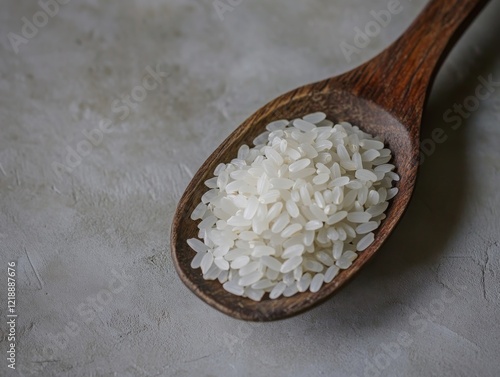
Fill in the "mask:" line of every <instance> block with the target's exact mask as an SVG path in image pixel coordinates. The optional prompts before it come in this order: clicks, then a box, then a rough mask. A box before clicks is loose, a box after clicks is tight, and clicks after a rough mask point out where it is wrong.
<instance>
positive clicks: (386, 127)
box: [171, 0, 487, 321]
mask: <svg viewBox="0 0 500 377" xmlns="http://www.w3.org/2000/svg"><path fill="white" fill-rule="evenodd" d="M486 3H487V0H471V1H459V0H434V1H431V3H430V4H429V5H428V6H427V7H426V8H425V9H424V11H423V12H422V13H421V14H420V16H419V17H418V18H417V19H416V20H415V22H414V23H413V24H412V25H411V26H410V28H409V29H408V30H407V31H406V33H405V34H403V35H402V36H401V37H400V38H399V39H398V40H397V41H396V42H394V43H393V44H392V45H391V46H390V47H389V48H387V49H386V50H384V51H383V52H382V53H381V54H380V55H378V56H377V57H375V58H374V59H372V60H370V61H369V62H367V63H365V64H363V65H362V66H360V67H358V68H356V69H354V70H352V71H350V72H347V73H345V74H343V75H340V76H337V77H333V78H330V79H327V80H324V81H320V82H317V83H314V84H310V85H306V86H303V87H301V88H298V89H296V90H293V91H291V92H289V93H286V94H284V95H282V96H280V97H278V98H276V99H274V100H273V101H271V102H270V103H268V104H267V105H265V106H264V107H262V108H261V109H259V110H258V111H257V112H256V113H254V114H253V115H252V116H251V117H249V118H248V119H247V120H246V121H245V122H244V123H243V124H242V125H241V126H239V127H238V128H237V129H236V130H235V131H234V132H233V133H232V134H231V135H229V137H228V138H227V139H226V140H225V141H224V142H223V143H222V144H221V145H220V146H219V147H218V148H217V149H216V150H215V151H214V152H213V154H212V155H211V156H210V157H209V158H208V159H207V161H206V162H205V163H204V164H203V166H202V167H201V168H200V169H199V170H198V172H197V173H196V174H195V176H194V177H193V179H192V181H191V183H190V184H189V185H188V187H187V189H186V191H185V193H184V195H183V196H182V198H181V200H180V202H179V205H178V207H177V211H176V213H175V216H174V221H173V225H172V233H171V249H172V258H173V260H174V265H175V267H176V270H177V272H178V274H179V276H180V278H181V279H182V281H183V282H184V283H185V284H186V286H187V287H188V288H189V289H190V290H191V291H192V292H194V293H195V294H196V295H197V296H198V297H200V298H201V299H202V300H204V301H205V302H207V303H208V304H209V305H211V306H213V307H214V308H216V309H218V310H220V311H221V312H223V313H225V314H228V315H230V316H233V317H235V318H238V319H243V320H251V321H270V320H277V319H282V318H286V317H290V316H293V315H296V314H298V313H301V312H303V311H305V310H308V309H310V308H312V307H314V306H315V305H317V304H319V303H321V302H323V301H325V300H326V299H327V298H329V297H330V296H332V294H333V293H335V292H336V291H338V289H339V288H340V287H342V286H343V285H344V284H345V283H346V282H347V281H349V280H350V279H351V278H352V277H353V276H354V275H355V274H356V273H357V272H358V271H359V270H360V268H361V267H362V266H363V265H364V264H365V263H366V262H367V261H368V260H370V258H371V257H372V256H373V255H374V254H375V252H376V251H377V250H379V249H380V246H381V245H382V244H383V243H384V241H385V240H386V239H387V237H388V236H389V234H390V233H391V232H392V231H393V229H394V227H395V226H396V224H397V223H398V221H399V220H400V219H401V216H402V215H403V213H404V211H405V209H406V207H407V205H408V202H409V200H410V197H411V195H412V192H413V188H414V186H415V180H416V176H417V169H418V154H419V129H420V122H421V117H422V112H423V108H424V105H425V100H426V98H427V94H428V92H429V90H430V86H431V84H432V81H433V78H434V76H435V73H436V72H437V69H438V68H439V66H440V64H441V62H442V61H443V59H444V57H445V55H446V53H447V52H448V51H449V50H450V48H451V47H452V45H453V43H454V42H455V41H456V40H457V39H458V37H459V36H460V35H461V33H462V32H463V31H464V30H465V29H466V27H467V26H468V24H469V23H470V21H472V19H473V18H474V17H475V15H476V14H477V13H478V12H479V11H480V10H481V9H482V8H483V6H484V5H485V4H486ZM316 111H323V112H325V113H326V114H327V116H328V119H330V120H332V121H348V122H351V123H352V124H355V125H357V126H359V127H360V128H361V129H363V130H365V131H366V132H369V133H372V134H374V135H379V136H382V137H383V138H384V140H385V142H386V145H387V146H388V147H389V148H390V149H391V150H392V152H393V155H394V160H393V163H394V164H395V165H396V169H397V172H398V174H399V175H400V177H401V180H400V182H398V184H397V187H398V188H399V194H398V195H396V197H395V198H394V199H393V200H392V202H391V205H390V206H389V208H388V210H387V213H386V214H387V218H386V219H385V220H384V221H383V222H382V224H381V226H380V228H379V229H378V230H377V231H376V232H375V241H374V243H373V244H372V245H371V246H370V247H369V248H368V249H366V250H365V251H363V252H361V253H360V254H359V257H358V258H357V259H356V260H355V262H354V263H353V265H352V266H351V267H350V268H349V269H347V270H342V271H341V272H340V273H339V275H338V276H337V277H336V278H335V279H334V280H333V281H332V282H331V283H329V284H325V285H323V287H322V288H321V289H320V290H319V292H316V293H311V292H304V293H299V294H296V295H294V296H292V297H288V298H287V297H280V298H278V299H275V300H270V299H268V298H267V295H266V296H265V297H264V299H263V300H262V301H261V302H255V301H252V300H250V299H248V298H243V297H238V296H235V295H233V294H230V293H228V292H226V291H225V290H224V289H223V288H222V285H221V284H220V283H219V282H218V281H206V280H204V279H203V277H202V274H201V271H200V269H196V270H194V269H192V268H191V267H190V263H191V260H192V258H193V256H194V254H195V253H194V251H192V250H191V249H190V248H189V246H188V245H187V243H186V241H187V239H189V238H193V237H196V235H197V227H196V225H197V222H195V221H192V220H191V219H190V214H191V212H192V211H193V209H194V207H195V206H196V205H197V203H199V201H200V199H201V196H202V195H203V193H204V192H205V191H206V188H205V186H204V184H203V182H204V181H205V180H207V179H208V178H210V177H211V176H213V171H214V169H215V167H216V166H217V165H218V164H219V163H220V162H227V161H230V160H231V159H232V158H234V156H236V153H237V150H238V148H239V147H240V146H241V145H242V144H248V145H251V143H252V140H253V139H254V138H255V137H256V136H257V135H258V134H260V133H261V132H263V130H264V129H265V126H266V125H267V124H268V123H269V122H271V121H273V120H276V119H281V118H287V119H292V118H296V117H302V116H304V115H305V114H308V113H311V112H316ZM402 246H404V245H402Z"/></svg>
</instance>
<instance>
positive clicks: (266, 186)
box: [188, 112, 399, 301]
mask: <svg viewBox="0 0 500 377" xmlns="http://www.w3.org/2000/svg"><path fill="white" fill-rule="evenodd" d="M254 145H255V146H254V147H253V148H250V147H249V146H247V145H243V146H241V147H240V149H239V150H238V153H237V155H236V156H235V158H234V159H233V160H232V161H230V162H228V163H221V164H219V165H217V167H216V169H215V171H214V177H212V178H210V179H208V180H207V181H206V182H205V184H206V186H207V188H208V190H207V191H206V192H205V193H204V194H203V196H202V198H201V202H200V203H198V204H197V205H196V207H195V208H194V210H193V212H192V213H191V219H192V220H200V222H199V224H198V229H199V233H198V238H192V239H189V240H188V245H189V246H190V247H191V248H192V249H193V250H194V251H195V252H196V255H195V257H194V258H193V260H192V262H191V267H192V268H195V269H196V268H201V272H202V274H203V277H204V278H205V279H207V280H216V279H217V280H218V281H219V282H220V283H221V284H222V286H223V288H224V289H225V290H226V291H228V292H230V293H232V294H234V295H237V296H244V297H248V298H249V299H251V300H254V301H260V300H261V299H262V298H263V297H269V298H270V299H276V298H278V297H281V296H284V297H290V296H292V295H295V294H297V293H299V292H305V291H307V290H310V291H311V292H317V291H319V290H320V289H321V287H322V286H323V285H324V284H329V283H331V282H332V281H333V280H334V279H335V277H336V276H337V275H338V274H339V272H340V271H341V270H343V269H347V268H349V267H350V266H351V265H352V263H353V262H354V261H355V259H356V258H357V256H358V253H359V252H363V250H366V249H367V248H368V247H369V246H370V245H371V244H372V243H373V242H374V241H375V239H376V229H377V228H378V227H379V226H380V223H381V221H382V219H383V218H385V215H384V212H385V211H386V210H387V207H388V204H389V203H388V201H389V200H390V199H392V198H393V197H394V196H395V195H397V192H398V189H397V188H396V187H393V184H392V182H393V181H399V176H398V175H397V173H395V172H394V169H395V166H394V165H392V164H391V163H390V159H391V151H390V150H389V149H388V148H386V147H385V145H384V143H383V140H381V139H379V138H378V137H372V135H370V134H367V133H365V132H363V131H361V130H360V129H359V128H358V127H356V126H353V125H351V124H350V123H347V122H341V123H338V124H334V123H333V122H331V121H329V120H327V119H326V115H325V114H324V113H322V112H316V113H313V114H308V115H306V116H304V117H303V118H302V119H294V120H292V121H288V120H285V119H281V120H276V121H274V122H271V123H269V124H268V125H267V127H266V131H265V132H263V133H262V134H260V135H259V136H257V138H256V139H255V140H254ZM266 295H267V296H266Z"/></svg>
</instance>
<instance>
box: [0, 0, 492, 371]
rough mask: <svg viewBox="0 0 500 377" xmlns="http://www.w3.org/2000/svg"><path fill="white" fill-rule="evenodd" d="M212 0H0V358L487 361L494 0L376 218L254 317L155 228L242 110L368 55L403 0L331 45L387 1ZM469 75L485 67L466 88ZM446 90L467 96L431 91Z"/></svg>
mask: <svg viewBox="0 0 500 377" xmlns="http://www.w3.org/2000/svg"><path fill="white" fill-rule="evenodd" d="M45 1H47V0H45ZM52 3H53V2H52ZM62 3H65V4H62ZM219 3H222V4H226V7H225V8H220V9H221V11H220V12H224V13H220V14H221V15H222V19H221V17H219V15H218V13H217V11H216V10H215V8H214V5H213V2H212V1H211V0H209V1H192V0H191V1H188V0H184V1H182V0H151V1H139V0H124V1H103V0H85V1H83V0H82V1H79V0H73V1H68V0H65V1H62V0H61V4H59V5H58V6H57V8H56V7H54V6H52V8H50V9H49V10H48V12H50V13H51V15H49V16H47V15H46V16H44V15H43V14H42V13H40V12H46V11H43V8H41V5H39V4H38V3H37V2H35V1H27V0H4V1H2V5H1V8H0V9H1V11H0V36H1V38H0V195H1V196H0V198H1V200H0V208H1V213H0V247H1V254H0V255H1V263H2V266H1V268H0V270H1V271H2V276H1V278H0V281H1V282H2V283H1V287H2V288H1V293H0V297H1V299H0V302H1V310H0V311H1V313H2V320H1V323H2V324H1V326H0V328H1V330H2V334H1V335H2V339H1V340H2V342H1V351H2V358H1V361H0V375H1V376H4V375H5V376H18V375H19V376H178V377H183V376H186V377H188V376H205V377H209V376H210V377H211V376H276V377H278V376H347V377H353V376H358V377H360V376H379V375H380V376H398V377H399V376H415V377H421V376H489V377H497V376H499V375H500V358H499V355H500V351H499V350H500V305H499V302H500V297H499V295H500V275H499V272H498V271H499V268H500V262H499V251H500V244H499V242H500V236H499V233H500V232H499V230H500V219H499V205H500V194H499V192H500V191H499V189H498V187H499V184H500V175H499V174H500V173H499V172H500V148H499V144H500V124H499V123H500V84H498V82H500V52H499V50H498V46H499V44H500V25H499V23H498V15H499V14H500V1H498V0H492V1H491V3H490V5H489V6H488V7H487V9H486V10H485V12H484V13H483V14H481V16H480V17H479V18H478V19H477V20H476V21H475V22H474V24H473V25H472V26H471V28H470V29H469V31H468V32H467V34H466V35H464V37H463V39H462V40H461V41H460V43H459V44H458V45H457V46H456V48H455V49H454V50H453V52H452V53H451V55H450V56H449V58H448V59H447V61H446V63H445V64H444V66H443V67H442V69H441V71H440V73H439V75H438V77H437V81H436V83H435V86H434V89H433V92H432V96H431V98H430V100H429V102H428V106H427V111H426V114H425V118H424V124H423V131H422V137H423V139H426V142H425V143H424V149H425V152H424V153H425V154H424V156H425V160H424V163H423V165H422V167H421V170H420V177H419V181H418V185H417V188H416V192H415V195H414V197H413V200H412V203H411V206H410V208H409V210H408V212H407V213H406V215H405V217H404V219H403V221H402V223H401V224H400V226H399V227H398V228H397V231H396V232H395V233H394V235H393V236H392V237H391V238H390V240H389V241H388V242H387V244H386V245H385V246H384V248H383V249H382V250H381V251H380V253H379V254H378V256H377V257H376V258H375V259H374V260H373V263H371V264H370V265H369V266H367V267H366V268H365V269H364V270H363V271H362V273H361V274H359V276H358V277H357V278H356V279H355V280H354V281H353V282H352V283H351V284H350V285H349V286H348V287H347V288H346V289H344V290H343V291H342V292H341V293H340V294H338V295H337V296H335V297H334V298H333V299H331V300H329V301H328V302H327V303H325V304H324V305H322V306H320V307H318V308H317V309H315V310H312V311H310V312H308V313H305V314H303V315H301V316H298V317H296V318H292V319H289V320H285V321H281V322H276V323H265V324H250V323H245V322H240V321H237V320H234V319H232V318H229V317H226V316H224V315H223V314H221V313H219V312H217V311H215V310H213V309H212V308H210V307H208V306H207V305H205V304H204V303H203V302H201V301H200V300H199V299H197V298H196V297H195V296H194V295H192V294H191V293H190V292H189V291H188V289H187V288H185V287H184V286H183V285H182V283H181V282H180V280H179V279H178V277H177V275H176V273H175V271H174V269H173V266H172V261H171V258H170V248H169V230H170V224H171V220H172V215H173V211H174V209H175V206H176V203H177V201H178V199H179V198H180V195H181V194H182V192H183V190H184V188H185V187H186V185H187V184H188V182H189V180H190V178H191V177H192V174H193V172H195V171H196V170H197V169H198V168H199V167H200V165H201V164H202V162H203V161H204V160H205V158H206V157H207V156H208V155H209V154H210V152H211V151H212V150H213V149H214V148H215V147H216V146H217V145H218V144H219V143H220V142H221V141H222V140H223V139H224V138H225V137H226V136H227V135H228V134H229V133H230V132H231V130H233V129H234V128H235V127H236V126H237V125H238V124H240V122H241V121H243V120H244V119H245V118H246V117H247V116H249V115H250V114H251V113H252V112H253V111H254V110H256V109H257V108H258V107H260V106H261V105H263V104H264V103H266V102H267V101H268V100H270V99H272V98H274V97H275V96H277V95H279V94H280V93H283V92H285V91H287V90H290V89H293V88H295V87H297V86H299V85H302V84H305V83H308V82H312V81H316V80H319V79H322V78H325V77H328V76H332V75H335V74H338V73H341V72H344V71H346V70H348V69H350V68H352V67H355V66H356V65H358V64H360V63H362V62H363V61H366V60H367V59H369V58H371V57H372V56H374V55H376V54H377V53H378V52H379V51H381V50H382V49H383V48H384V47H385V46H387V45H388V44H389V43H390V42H391V41H393V40H394V39H395V38H396V37H397V36H398V35H399V34H401V33H402V32H403V30H404V29H405V28H406V27H407V26H408V25H409V24H410V22H411V21H412V20H413V19H414V17H415V16H416V15H417V14H418V12H419V11H420V10H421V9H422V7H423V6H424V5H425V1H424V0H414V1H411V2H410V1H409V0H402V1H401V5H400V6H401V11H400V12H399V13H397V14H394V15H393V16H392V19H391V21H390V22H389V23H388V25H387V26H385V27H382V28H381V30H380V33H378V34H377V35H375V36H374V37H373V38H371V40H370V42H369V43H368V46H366V47H364V48H361V49H359V51H356V53H354V54H353V55H352V56H351V57H350V58H351V59H350V61H348V59H346V57H345V56H344V54H343V53H342V49H341V43H342V41H345V42H346V43H350V44H353V43H354V36H355V35H356V31H355V27H359V28H361V29H364V28H365V26H366V25H367V23H368V22H369V21H371V20H373V16H372V15H370V11H372V10H375V11H380V10H382V9H387V4H388V2H387V1H385V0H376V1H368V0H363V1H362V0H351V1H349V0H339V1H336V2H329V1H326V0H306V1H299V0H293V1H290V0H288V1H285V0H275V1H272V2H264V1H257V2H255V1H246V0H243V1H242V2H241V3H240V4H239V5H235V6H234V7H233V6H231V5H228V4H230V3H229V2H228V1H225V0H222V1H220V2H219ZM219 3H217V4H219ZM235 3H236V2H233V4H235ZM219 5H221V4H219ZM44 14H46V13H44ZM23 17H25V18H26V19H23ZM34 18H35V20H34V21H33V19H34ZM26 20H28V21H29V22H35V23H36V24H37V25H39V26H36V25H34V26H35V28H33V27H31V28H30V26H29V25H28V26H24V29H23V25H24V24H27V23H26ZM9 33H10V34H9ZM12 33H14V34H15V35H14V34H12ZM151 70H153V71H157V73H155V74H151ZM483 79H484V80H488V79H492V80H493V81H494V82H496V84H491V85H490V87H488V88H487V90H486V91H485V92H484V93H483V92H481V93H483V95H484V96H483V98H482V99H480V100H477V101H476V100H475V99H474V98H473V97H471V96H475V92H476V88H477V87H478V86H480V85H482V80H483ZM145 87H147V88H148V89H145ZM402 100H404V99H402ZM127 101H128V102H127ZM464 101H465V106H467V107H468V108H469V110H470V111H469V110H461V111H462V115H457V114H456V113H453V112H454V111H455V110H454V109H455V108H454V106H455V105H457V106H458V105H463V104H464ZM457 111H458V110H457ZM452 116H453V118H451V117H452ZM439 128H440V129H442V131H433V130H436V129H439ZM99 130H103V131H105V132H102V131H99ZM433 132H434V133H435V135H437V134H439V133H440V132H441V134H440V136H439V138H440V140H441V141H442V139H446V140H445V141H443V142H441V143H438V144H436V143H433V142H431V141H429V140H431V139H429V138H430V137H431V136H432V135H433ZM84 134H87V135H89V137H90V138H93V143H94V145H92V144H90V143H89V142H87V141H85V140H87V137H86V136H85V135H84ZM427 155H428V156H427ZM9 261H16V262H17V267H16V268H17V277H16V278H17V301H16V310H17V313H18V315H19V316H18V318H17V328H16V330H17V333H16V336H17V343H16V347H17V348H16V351H17V352H16V370H11V369H9V368H8V362H7V360H6V357H5V355H6V354H7V350H8V344H9V343H10V342H9V341H8V340H7V335H8V331H9V330H8V327H7V317H6V314H7V302H6V298H7V263H8V262H9Z"/></svg>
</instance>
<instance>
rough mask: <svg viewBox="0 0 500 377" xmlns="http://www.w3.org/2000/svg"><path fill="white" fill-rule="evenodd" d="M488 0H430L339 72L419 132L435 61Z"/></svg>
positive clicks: (433, 73)
mask: <svg viewBox="0 0 500 377" xmlns="http://www.w3.org/2000/svg"><path fill="white" fill-rule="evenodd" d="M487 3H488V0H431V1H430V3H429V4H428V5H427V6H426V7H425V9H424V10H423V11H422V13H421V14H420V15H419V16H418V17H417V19H416V20H415V21H414V22H413V23H412V25H411V26H410V27H409V28H408V30H407V31H406V32H405V33H404V34H403V35H402V36H401V37H400V38H399V39H398V40H396V41H395V42H394V43H393V44H392V45H391V46H389V47H388V48H387V49H386V50H384V51H383V52H382V53H381V54H380V55H378V56H377V57H375V58H374V59H372V60H370V61H369V62H367V63H365V64H364V65H363V66H361V67H360V69H359V70H356V72H354V71H351V72H347V73H346V74H345V75H344V77H343V78H344V79H347V80H353V79H357V80H356V81H359V82H363V83H367V84H363V85H358V86H356V87H355V88H354V89H355V90H356V91H357V94H358V95H360V96H362V97H364V98H367V99H370V100H372V101H374V102H376V103H377V104H379V105H381V106H382V107H384V108H385V109H386V110H388V111H389V112H390V113H392V114H395V115H397V116H398V117H399V118H400V120H401V121H402V123H403V124H406V125H409V128H413V129H410V131H413V132H415V133H416V134H417V135H418V132H419V127H420V117H421V113H422V110H423V107H424V105H425V99H426V97H427V91H428V89H429V88H430V84H432V81H433V79H434V76H435V74H436V73H437V71H438V68H439V66H440V65H441V63H442V62H443V61H444V58H445V57H446V55H447V53H448V52H449V51H450V50H451V48H452V47H453V45H454V44H455V42H456V41H457V40H458V39H459V37H460V36H461V35H462V33H463V32H464V31H465V30H466V29H467V27H468V26H469V24H470V23H471V22H472V20H473V19H474V18H475V17H476V15H477V14H478V13H479V12H480V11H481V10H482V9H483V7H484V6H485V5H486V4H487ZM353 75H354V76H358V77H353ZM359 76H361V77H359ZM363 76H364V77H363ZM360 78H361V80H360ZM351 82H352V81H351ZM413 132H412V133H413Z"/></svg>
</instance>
